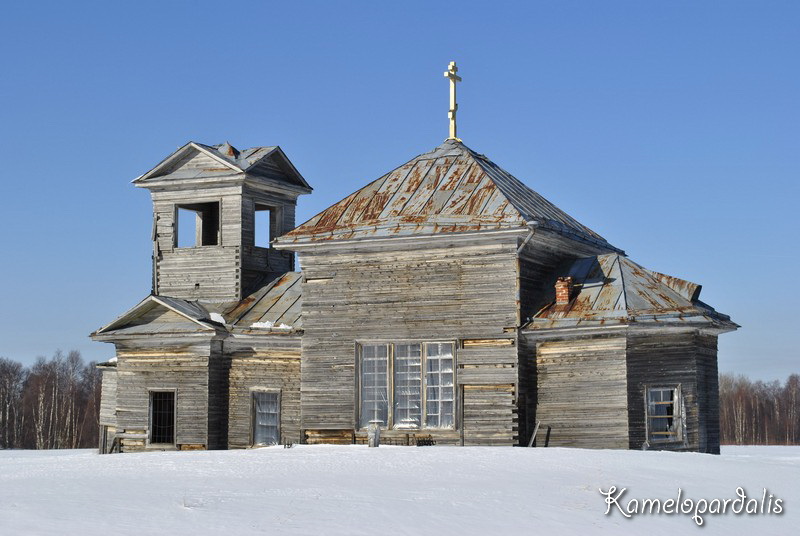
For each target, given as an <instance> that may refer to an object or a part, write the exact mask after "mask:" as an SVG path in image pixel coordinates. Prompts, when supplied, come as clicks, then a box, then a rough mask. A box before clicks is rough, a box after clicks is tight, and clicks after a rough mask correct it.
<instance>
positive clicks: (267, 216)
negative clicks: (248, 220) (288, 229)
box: [254, 203, 283, 248]
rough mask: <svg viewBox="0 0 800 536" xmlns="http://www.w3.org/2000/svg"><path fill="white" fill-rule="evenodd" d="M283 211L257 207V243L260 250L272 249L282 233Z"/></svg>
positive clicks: (270, 207)
mask: <svg viewBox="0 0 800 536" xmlns="http://www.w3.org/2000/svg"><path fill="white" fill-rule="evenodd" d="M280 222H281V210H280V208H279V207H274V206H269V205H262V204H259V203H256V205H255V222H254V227H255V237H254V239H255V243H254V245H255V246H256V247H259V248H269V247H272V246H271V243H272V241H273V240H275V239H276V238H277V237H279V236H280V235H281V234H283V233H282V231H281V228H280Z"/></svg>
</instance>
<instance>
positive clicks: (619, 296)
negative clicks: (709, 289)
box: [528, 253, 738, 330]
mask: <svg viewBox="0 0 800 536" xmlns="http://www.w3.org/2000/svg"><path fill="white" fill-rule="evenodd" d="M558 275H562V274H558ZM563 275H568V276H571V277H572V278H573V280H574V282H575V283H574V285H575V287H574V292H573V295H572V298H571V300H570V302H569V303H568V304H566V305H558V304H556V303H552V304H551V305H549V306H547V307H545V308H544V309H542V310H541V311H540V312H539V313H537V315H536V316H535V317H534V318H533V320H532V322H531V323H530V324H529V325H528V328H530V329H556V328H566V327H578V326H581V325H590V324H591V325H612V324H619V323H631V322H637V323H645V322H650V323H652V322H660V323H664V322H668V323H675V322H678V323H682V324H686V323H692V324H703V323H711V324H715V326H716V327H717V328H719V329H723V330H731V329H736V328H737V327H738V326H737V325H736V324H734V323H733V322H731V320H730V317H728V316H727V315H724V314H722V313H718V312H717V311H715V310H714V309H713V308H712V307H710V306H708V305H706V304H704V303H703V302H700V301H698V300H697V298H698V295H699V290H698V289H699V285H695V284H694V283H688V282H686V281H683V280H678V281H679V282H680V283H675V282H672V281H671V279H674V278H671V277H670V276H665V275H664V274H660V273H658V272H651V271H650V270H647V269H646V268H643V267H642V266H640V265H638V264H636V263H635V262H633V261H632V260H630V259H628V258H627V257H624V256H622V255H619V254H616V253H612V254H607V255H599V256H597V257H587V258H584V259H578V260H576V261H575V262H573V263H572V265H571V266H570V267H569V269H568V270H566V273H565V274H563ZM665 281H669V282H671V283H673V284H675V285H677V286H678V287H679V288H680V289H683V290H685V291H686V292H685V293H684V294H683V295H682V294H681V293H679V292H677V291H675V290H674V289H673V288H671V286H670V285H668V284H667V283H666V282H665Z"/></svg>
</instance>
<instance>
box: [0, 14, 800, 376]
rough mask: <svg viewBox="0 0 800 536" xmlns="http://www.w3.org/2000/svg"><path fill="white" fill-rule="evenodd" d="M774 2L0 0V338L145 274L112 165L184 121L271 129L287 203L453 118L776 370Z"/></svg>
mask: <svg viewBox="0 0 800 536" xmlns="http://www.w3.org/2000/svg"><path fill="white" fill-rule="evenodd" d="M798 28H800V3H797V2H741V3H740V2H695V1H690V2H689V1H687V2H641V1H630V2H589V1H587V2H549V1H548V2H524V3H519V4H507V3H499V2H479V3H470V2H464V1H460V2H457V3H453V2H441V3H435V2H420V3H412V2H395V3H391V4H390V3H386V2H364V3H355V2H347V3H322V2H319V3H310V2H274V3H267V2H252V3H237V2H152V3H151V2H124V3H123V2H53V3H42V2H37V3H35V4H31V3H24V2H16V3H11V4H7V5H4V7H3V11H2V15H0V50H3V51H4V54H3V65H2V74H0V97H1V99H0V146H1V147H2V153H3V155H4V163H3V166H2V170H1V171H0V177H1V178H2V180H1V182H0V185H1V186H0V188H1V190H0V192H2V199H3V206H2V209H0V229H2V235H1V236H2V257H1V258H2V262H0V291H1V293H0V301H1V303H0V356H5V357H9V358H13V359H16V360H19V361H22V362H25V363H30V362H31V361H32V360H33V359H34V358H35V357H36V356H37V355H50V354H52V353H53V351H54V350H56V349H57V348H61V349H63V350H65V351H66V350H70V349H73V348H74V349H78V350H80V351H81V352H82V353H83V354H84V356H85V357H86V358H89V359H95V360H100V359H105V358H108V357H111V356H112V355H113V347H112V346H111V345H105V344H101V343H94V342H92V341H90V340H89V339H88V337H87V335H88V334H89V333H90V332H91V331H92V330H94V329H95V328H97V327H99V326H100V325H103V324H105V323H107V322H109V321H110V320H112V319H113V318H115V317H116V316H117V315H119V314H120V313H122V312H124V311H125V310H127V309H128V308H129V307H131V306H133V305H134V304H136V303H137V302H138V301H139V300H140V299H142V298H143V297H144V296H145V295H147V294H148V292H149V290H150V253H151V246H150V242H149V240H150V227H151V212H150V211H151V206H150V199H149V196H148V194H147V192H146V191H142V190H139V189H135V188H134V187H133V186H132V185H131V184H130V180H131V179H133V178H134V177H136V176H138V175H139V174H141V173H143V172H144V171H146V170H148V169H150V168H151V167H152V166H153V165H155V164H156V163H157V162H159V161H160V160H161V159H162V158H164V157H165V156H167V155H168V154H169V153H171V152H172V151H173V150H174V149H175V148H177V147H178V146H180V145H182V144H184V143H185V142H187V141H188V140H195V141H199V142H203V143H209V144H213V143H220V142H223V141H226V140H228V141H230V142H231V143H232V144H233V145H235V146H237V147H242V148H244V147H250V146H255V145H274V144H278V145H281V146H282V147H283V149H284V150H285V151H286V152H287V154H288V155H289V157H290V158H291V159H292V161H293V162H294V163H295V164H296V166H297V167H298V168H299V169H300V171H301V173H303V174H304V175H305V177H306V178H307V180H308V181H309V182H310V183H311V184H312V185H313V186H314V188H315V191H314V193H313V194H312V195H311V196H305V197H303V198H301V201H300V206H299V214H298V220H299V221H303V220H305V219H307V218H308V217H310V216H312V215H313V214H315V213H316V212H318V211H319V210H321V209H323V208H325V207H327V206H328V205H330V204H332V203H333V202H335V201H338V200H339V199H340V198H342V197H344V196H345V195H346V194H348V193H349V192H351V191H353V190H355V189H357V188H358V187H360V186H362V185H364V184H366V183H367V182H368V181H371V180H373V179H375V178H377V177H378V176H380V175H381V174H383V173H384V172H386V171H388V170H390V169H392V168H394V167H395V166H397V165H399V164H401V163H403V162H405V161H406V160H408V159H410V158H411V157H413V156H415V155H417V154H419V153H421V152H424V151H427V150H429V149H431V148H433V147H434V146H436V145H438V144H439V143H441V141H442V140H443V139H444V138H445V137H446V135H447V105H448V103H447V100H448V93H447V81H446V80H445V79H444V77H443V76H442V72H443V71H444V69H445V67H446V66H447V63H448V62H449V61H450V60H457V61H458V64H459V67H460V74H461V75H462V76H463V78H464V82H463V83H462V84H461V85H460V86H459V103H460V108H459V134H460V135H461V137H462V138H463V139H464V142H465V143H466V144H467V145H469V146H470V147H472V148H473V149H476V150H477V151H479V152H482V153H485V154H486V155H488V156H489V157H490V158H492V159H493V160H494V161H495V162H497V163H498V164H500V165H501V166H503V167H504V168H506V169H507V170H509V171H510V172H511V173H513V174H515V175H516V176H517V177H518V178H520V179H521V180H523V181H524V182H525V183H527V184H528V185H529V186H531V187H532V188H533V189H535V190H537V191H539V192H540V193H541V194H543V195H544V196H545V197H547V198H549V199H550V200H551V201H553V202H554V203H556V204H557V205H558V206H560V207H561V208H563V209H564V210H566V211H567V212H568V213H570V214H571V215H573V216H574V217H576V218H577V219H578V220H580V221H581V222H582V223H584V224H586V225H588V226H589V227H591V228H593V229H594V230H596V231H597V232H599V233H600V234H602V235H603V236H605V237H606V238H608V239H609V240H610V241H611V242H612V243H614V244H615V245H617V246H619V247H622V248H623V249H625V250H626V251H627V253H628V254H629V255H630V257H631V258H632V259H633V260H635V261H636V262H638V263H640V264H642V265H643V266H645V267H647V268H650V269H653V270H657V271H661V272H665V273H668V274H671V275H675V276H678V277H682V278H685V279H689V280H692V281H696V282H698V283H701V284H703V286H704V289H703V294H702V298H703V299H704V300H705V301H707V302H708V303H710V304H712V305H713V306H715V307H716V308H717V309H718V310H720V311H723V312H725V313H727V314H730V315H731V316H732V318H733V319H734V320H735V321H736V322H738V323H739V324H741V325H742V326H743V327H742V329H741V330H740V331H738V332H736V333H733V334H727V335H724V336H722V337H721V339H720V368H721V370H723V371H734V372H741V373H746V374H749V375H751V376H753V377H755V378H761V379H765V380H769V379H774V378H784V377H785V376H786V375H787V374H788V373H790V372H800V364H798V359H797V358H798V356H799V355H800V352H799V351H798V336H797V333H798V331H799V330H798V328H797V327H796V325H795V324H796V311H797V306H798V304H799V303H800V291H798V285H797V283H795V281H794V280H795V278H796V277H797V275H798V273H800V254H799V253H798V251H797V245H798V240H797V233H798V229H799V228H800V225H799V224H800V217H799V216H798V201H800V188H799V187H798V172H800V151H799V150H798V149H800V127H799V125H800V106H798V98H799V96H800V69H798V58H800V31H799V30H798Z"/></svg>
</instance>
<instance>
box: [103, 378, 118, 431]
mask: <svg viewBox="0 0 800 536" xmlns="http://www.w3.org/2000/svg"><path fill="white" fill-rule="evenodd" d="M100 371H101V373H102V383H101V385H100V419H99V423H100V425H101V426H102V425H105V426H116V425H117V368H116V367H101V369H100Z"/></svg>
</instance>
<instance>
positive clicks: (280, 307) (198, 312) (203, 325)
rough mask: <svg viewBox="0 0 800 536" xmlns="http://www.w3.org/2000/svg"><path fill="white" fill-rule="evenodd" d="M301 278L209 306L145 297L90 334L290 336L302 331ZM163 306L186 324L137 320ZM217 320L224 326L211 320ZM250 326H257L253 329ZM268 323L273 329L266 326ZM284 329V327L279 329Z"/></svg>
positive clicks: (288, 277) (293, 275)
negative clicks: (236, 299)
mask: <svg viewBox="0 0 800 536" xmlns="http://www.w3.org/2000/svg"><path fill="white" fill-rule="evenodd" d="M301 290H302V275H301V274H300V272H287V273H285V274H283V275H282V276H280V277H278V278H277V279H275V280H273V281H272V282H271V283H269V284H268V285H265V286H263V287H262V288H260V289H259V290H257V291H256V292H254V293H253V294H251V295H250V296H248V297H246V298H245V299H243V300H242V301H240V302H232V303H231V302H229V303H210V302H203V301H189V300H181V299H178V298H170V297H167V296H148V297H147V298H145V299H144V300H143V301H142V302H140V303H139V304H138V305H136V306H135V307H133V308H132V309H130V310H129V311H128V312H126V313H125V314H123V315H122V316H120V317H119V318H117V319H116V320H115V321H114V322H112V323H111V324H109V325H107V326H105V327H103V328H100V329H98V330H97V331H96V332H95V333H93V334H92V335H93V336H94V335H109V334H112V333H113V334H114V335H115V336H119V335H153V334H159V333H163V334H176V335H177V334H182V333H190V332H198V331H204V330H210V331H212V332H213V331H214V330H216V331H221V330H226V331H246V332H248V333H258V334H263V335H269V334H289V333H295V332H297V331H299V330H301V329H302V321H301V316H300V306H301V299H302V296H301ZM159 306H160V307H163V308H165V309H169V310H172V311H174V312H175V313H178V314H179V315H181V317H183V318H185V319H186V321H185V322H175V321H170V322H161V321H159V322H148V323H144V324H142V323H139V322H137V321H136V320H137V319H138V318H139V317H140V316H142V315H144V314H146V313H147V312H148V311H150V310H152V309H153V307H159ZM216 315H221V316H222V318H219V317H217V319H219V320H220V321H221V320H223V319H224V321H225V322H224V324H223V323H222V322H220V321H216V320H214V319H213V318H212V317H213V316H216ZM253 324H260V326H257V327H254V326H253ZM268 324H271V326H274V327H267V325H268ZM281 326H285V327H281Z"/></svg>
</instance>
